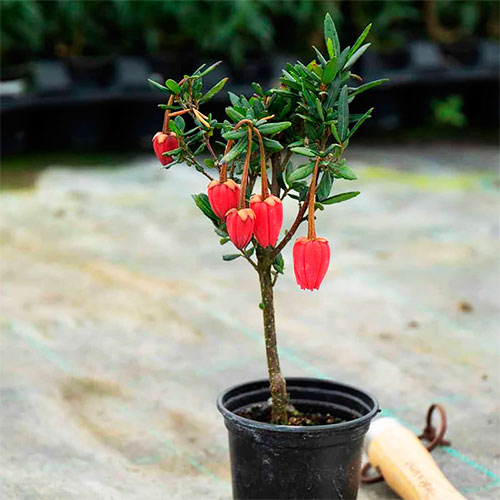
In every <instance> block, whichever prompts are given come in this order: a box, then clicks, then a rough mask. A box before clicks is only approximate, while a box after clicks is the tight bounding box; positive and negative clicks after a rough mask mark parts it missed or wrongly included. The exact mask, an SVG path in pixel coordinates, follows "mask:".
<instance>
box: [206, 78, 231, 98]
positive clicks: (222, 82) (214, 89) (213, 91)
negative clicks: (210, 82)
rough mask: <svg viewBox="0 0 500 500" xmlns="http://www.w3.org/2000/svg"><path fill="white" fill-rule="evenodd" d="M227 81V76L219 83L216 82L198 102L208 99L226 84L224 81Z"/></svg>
mask: <svg viewBox="0 0 500 500" xmlns="http://www.w3.org/2000/svg"><path fill="white" fill-rule="evenodd" d="M227 81H228V78H223V79H222V80H221V81H220V82H219V83H216V84H215V85H214V86H213V87H212V88H211V89H210V90H209V91H208V92H207V93H206V94H205V95H204V96H203V97H202V98H201V99H200V103H201V104H203V103H205V102H207V101H209V100H210V99H212V97H213V96H214V95H216V94H218V93H219V92H220V91H221V90H222V89H223V87H224V85H226V82H227Z"/></svg>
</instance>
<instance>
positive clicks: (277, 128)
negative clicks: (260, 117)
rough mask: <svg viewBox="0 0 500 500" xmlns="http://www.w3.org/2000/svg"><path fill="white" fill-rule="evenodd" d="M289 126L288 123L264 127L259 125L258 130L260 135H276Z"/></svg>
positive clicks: (271, 124)
mask: <svg viewBox="0 0 500 500" xmlns="http://www.w3.org/2000/svg"><path fill="white" fill-rule="evenodd" d="M291 125H292V124H291V123H290V122H276V123H264V125H261V126H260V127H258V129H259V132H260V133H261V134H277V133H278V132H281V131H282V130H285V129H287V128H288V127H290V126H291Z"/></svg>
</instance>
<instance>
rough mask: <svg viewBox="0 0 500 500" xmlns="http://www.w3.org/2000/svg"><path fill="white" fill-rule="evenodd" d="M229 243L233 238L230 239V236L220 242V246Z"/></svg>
mask: <svg viewBox="0 0 500 500" xmlns="http://www.w3.org/2000/svg"><path fill="white" fill-rule="evenodd" d="M228 241H231V238H229V236H224V238H221V239H220V240H219V244H221V245H225V244H226V243H227V242H228Z"/></svg>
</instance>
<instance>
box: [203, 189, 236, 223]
mask: <svg viewBox="0 0 500 500" xmlns="http://www.w3.org/2000/svg"><path fill="white" fill-rule="evenodd" d="M239 196H240V186H238V184H236V182H234V181H233V180H232V179H228V180H226V181H225V182H221V181H218V180H216V179H214V180H213V181H212V182H210V184H209V185H208V200H209V201H210V206H211V207H212V210H213V211H214V213H215V215H217V217H219V219H224V216H225V215H226V213H227V211H228V210H230V209H231V208H236V207H237V206H238V198H239Z"/></svg>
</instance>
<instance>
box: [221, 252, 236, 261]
mask: <svg viewBox="0 0 500 500" xmlns="http://www.w3.org/2000/svg"><path fill="white" fill-rule="evenodd" d="M238 257H241V254H240V253H230V254H227V255H223V256H222V260H225V261H230V260H234V259H237V258H238Z"/></svg>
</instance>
